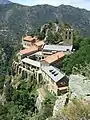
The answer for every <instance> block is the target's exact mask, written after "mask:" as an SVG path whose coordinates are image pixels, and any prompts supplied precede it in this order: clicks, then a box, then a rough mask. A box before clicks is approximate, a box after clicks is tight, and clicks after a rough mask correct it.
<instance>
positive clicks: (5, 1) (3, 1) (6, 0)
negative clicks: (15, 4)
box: [0, 0, 12, 5]
mask: <svg viewBox="0 0 90 120" xmlns="http://www.w3.org/2000/svg"><path fill="white" fill-rule="evenodd" d="M10 3H12V2H11V1H9V0H0V4H1V5H2V4H10Z"/></svg>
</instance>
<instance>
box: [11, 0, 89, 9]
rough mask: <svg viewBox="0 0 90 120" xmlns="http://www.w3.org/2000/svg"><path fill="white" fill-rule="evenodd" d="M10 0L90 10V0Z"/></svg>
mask: <svg viewBox="0 0 90 120" xmlns="http://www.w3.org/2000/svg"><path fill="white" fill-rule="evenodd" d="M11 1H12V2H15V3H20V4H23V5H29V6H32V5H37V4H49V5H54V6H59V5H61V4H65V5H72V6H75V7H79V8H85V9H88V10H90V0H11Z"/></svg>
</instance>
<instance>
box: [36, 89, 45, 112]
mask: <svg viewBox="0 0 90 120" xmlns="http://www.w3.org/2000/svg"><path fill="white" fill-rule="evenodd" d="M37 91H38V97H37V101H36V107H37V109H38V110H41V109H42V103H43V101H44V99H45V95H46V93H45V91H44V89H43V88H40V89H38V90H37Z"/></svg>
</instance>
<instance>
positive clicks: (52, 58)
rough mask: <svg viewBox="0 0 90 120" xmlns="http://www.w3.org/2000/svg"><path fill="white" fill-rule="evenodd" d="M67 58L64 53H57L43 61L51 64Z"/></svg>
mask: <svg viewBox="0 0 90 120" xmlns="http://www.w3.org/2000/svg"><path fill="white" fill-rule="evenodd" d="M64 56H65V54H64V52H57V53H55V54H52V55H50V56H48V57H46V58H44V59H43V60H42V61H46V62H48V63H49V64H51V63H53V62H55V61H57V60H60V59H61V58H63V57H64Z"/></svg>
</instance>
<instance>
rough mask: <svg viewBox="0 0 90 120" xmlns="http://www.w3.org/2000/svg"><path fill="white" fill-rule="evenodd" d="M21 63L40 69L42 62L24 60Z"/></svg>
mask: <svg viewBox="0 0 90 120" xmlns="http://www.w3.org/2000/svg"><path fill="white" fill-rule="evenodd" d="M21 61H22V62H24V63H26V64H29V65H32V66H35V67H38V68H40V62H38V61H34V60H31V59H29V58H24V59H22V60H21Z"/></svg>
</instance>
